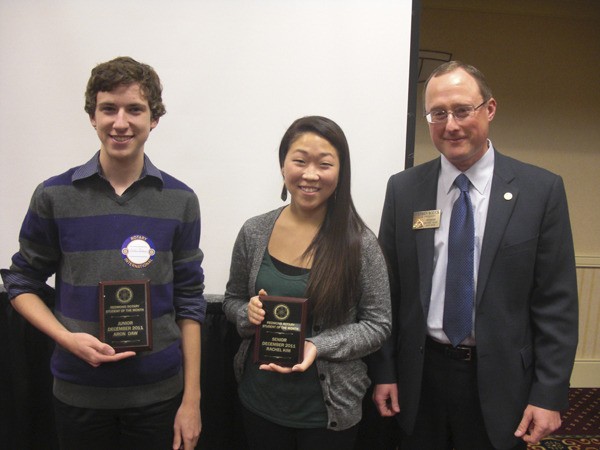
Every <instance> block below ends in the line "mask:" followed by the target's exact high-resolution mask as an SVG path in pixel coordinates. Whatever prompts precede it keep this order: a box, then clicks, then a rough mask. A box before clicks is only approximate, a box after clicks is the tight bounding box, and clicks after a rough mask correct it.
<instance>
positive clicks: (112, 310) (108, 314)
mask: <svg viewBox="0 0 600 450" xmlns="http://www.w3.org/2000/svg"><path fill="white" fill-rule="evenodd" d="M99 291H100V298H99V304H100V340H101V341H102V342H106V343H107V344H108V345H110V346H111V347H113V348H114V349H115V350H116V351H117V352H122V351H125V350H135V351H141V350H152V311H151V303H150V282H149V281H148V280H127V281H101V282H100V289H99Z"/></svg>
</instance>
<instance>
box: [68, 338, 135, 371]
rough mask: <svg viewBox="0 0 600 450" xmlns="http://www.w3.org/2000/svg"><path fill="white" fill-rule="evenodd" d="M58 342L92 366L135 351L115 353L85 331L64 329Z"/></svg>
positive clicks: (116, 359) (112, 360) (114, 359)
mask: <svg viewBox="0 0 600 450" xmlns="http://www.w3.org/2000/svg"><path fill="white" fill-rule="evenodd" d="M59 343H60V344H61V345H62V346H63V347H65V348H66V349H67V350H68V351H70V352H71V353H73V354H74V355H75V356H77V357H78V358H80V359H82V360H84V361H85V362H86V363H88V364H89V365H90V366H92V367H98V366H99V365H100V364H104V363H109V362H115V361H121V360H122V359H126V358H131V357H132V356H135V352H131V351H128V352H121V353H117V352H115V349H114V348H112V347H111V346H110V345H108V344H105V343H104V342H101V341H100V340H99V339H97V338H96V337H94V336H92V335H91V334H87V333H70V332H68V331H66V330H65V333H64V339H60V341H59Z"/></svg>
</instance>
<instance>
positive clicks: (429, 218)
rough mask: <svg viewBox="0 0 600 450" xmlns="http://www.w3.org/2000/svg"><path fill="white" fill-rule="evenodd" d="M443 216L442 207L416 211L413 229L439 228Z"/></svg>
mask: <svg viewBox="0 0 600 450" xmlns="http://www.w3.org/2000/svg"><path fill="white" fill-rule="evenodd" d="M441 217H442V210H441V209H432V210H430V211H415V212H414V213H413V226H412V227H413V230H424V229H426V228H439V227H440V218H441Z"/></svg>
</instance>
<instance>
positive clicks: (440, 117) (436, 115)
mask: <svg viewBox="0 0 600 450" xmlns="http://www.w3.org/2000/svg"><path fill="white" fill-rule="evenodd" d="M487 102H488V100H485V101H484V102H483V103H482V104H481V105H479V106H473V105H462V106H457V107H456V108H454V109H453V110H452V111H445V110H443V109H434V110H433V111H429V112H428V113H427V114H425V118H426V119H427V122H429V123H444V122H446V121H447V120H448V115H449V114H452V117H454V120H464V119H466V118H467V117H471V116H472V115H473V114H475V111H477V110H478V109H479V108H481V107H482V106H483V105H485V104H486V103H487Z"/></svg>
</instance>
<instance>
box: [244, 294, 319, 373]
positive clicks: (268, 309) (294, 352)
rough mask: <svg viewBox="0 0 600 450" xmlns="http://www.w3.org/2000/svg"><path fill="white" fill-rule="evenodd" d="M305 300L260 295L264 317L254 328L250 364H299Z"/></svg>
mask: <svg viewBox="0 0 600 450" xmlns="http://www.w3.org/2000/svg"><path fill="white" fill-rule="evenodd" d="M307 300H308V299H306V298H296V297H276V296H269V295H265V296H260V301H261V302H262V304H263V309H264V311H265V317H264V320H263V322H262V323H261V324H260V325H257V326H256V335H255V338H254V362H255V363H261V364H270V363H275V364H277V365H279V366H282V367H292V366H294V365H296V364H299V363H301V362H302V359H303V357H304V338H305V335H306V333H305V332H306V316H307Z"/></svg>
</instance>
